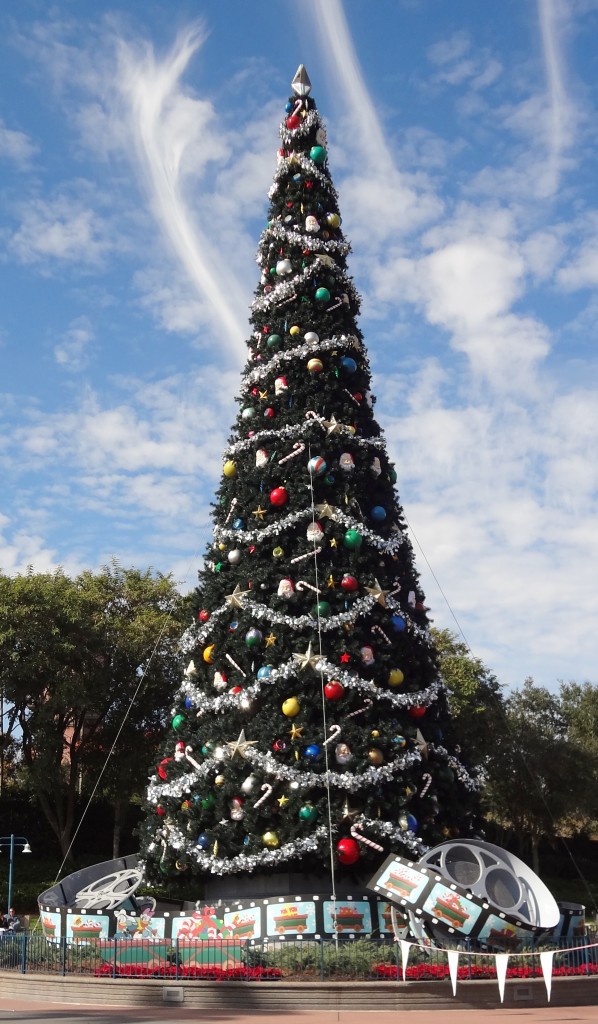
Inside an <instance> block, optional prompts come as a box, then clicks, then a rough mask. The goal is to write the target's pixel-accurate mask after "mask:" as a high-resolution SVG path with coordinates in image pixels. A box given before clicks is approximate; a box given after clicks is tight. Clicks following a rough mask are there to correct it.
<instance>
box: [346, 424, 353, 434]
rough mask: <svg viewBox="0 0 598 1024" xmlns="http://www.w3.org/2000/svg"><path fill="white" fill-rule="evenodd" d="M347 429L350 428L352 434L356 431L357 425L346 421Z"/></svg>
mask: <svg viewBox="0 0 598 1024" xmlns="http://www.w3.org/2000/svg"><path fill="white" fill-rule="evenodd" d="M345 429H346V430H348V431H349V433H350V434H354V433H355V427H354V426H353V424H352V423H345Z"/></svg>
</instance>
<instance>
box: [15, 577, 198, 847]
mask: <svg viewBox="0 0 598 1024" xmlns="http://www.w3.org/2000/svg"><path fill="white" fill-rule="evenodd" d="M185 604H186V602H185V599H184V598H182V597H181V596H180V595H179V593H178V592H177V590H176V589H175V586H174V584H173V581H172V579H171V578H170V577H169V576H163V575H161V574H159V573H154V572H152V571H151V570H147V571H145V572H141V571H139V570H137V569H123V568H121V567H120V566H119V565H117V564H116V563H114V562H113V563H112V564H111V565H110V566H107V567H105V568H104V569H102V570H101V571H100V572H98V573H92V572H83V573H81V575H79V576H77V577H76V578H75V579H70V578H69V577H68V576H67V575H66V574H65V573H64V572H62V570H57V571H56V572H54V573H45V574H44V573H41V574H40V573H34V572H33V571H29V572H28V573H27V574H25V575H19V576H15V577H11V576H7V575H3V574H0V686H2V688H3V692H4V697H5V700H6V701H7V702H8V703H9V704H10V705H11V706H12V707H11V710H10V714H11V716H12V718H13V720H14V721H15V723H16V729H15V730H14V731H13V741H14V742H16V743H17V742H18V745H19V756H20V765H21V776H22V779H23V780H24V782H25V784H26V785H27V786H28V788H29V790H30V791H31V793H32V794H33V795H34V796H35V798H36V799H37V801H38V802H39V805H40V807H41V809H42V811H43V813H44V815H45V816H46V818H47V820H48V822H49V824H50V825H51V827H52V830H53V832H54V834H55V836H56V838H57V840H58V843H59V845H60V849H61V852H62V854H63V856H66V855H67V853H68V851H69V848H70V844H71V840H72V837H73V832H74V829H75V826H76V820H75V816H76V807H77V800H78V797H79V795H80V794H81V793H89V792H90V791H91V790H92V789H93V787H94V785H95V782H96V780H97V779H98V777H99V773H100V771H101V770H102V767H103V765H104V762H105V760H106V757H107V755H108V754H109V752H111V753H112V756H111V759H110V762H109V768H108V770H107V772H106V774H105V776H104V777H103V779H102V790H101V791H103V792H104V795H106V794H108V795H110V796H112V797H113V798H114V801H115V806H116V808H117V815H116V818H117V821H118V808H120V807H121V805H122V802H123V801H126V800H127V799H128V798H129V797H130V795H131V794H132V793H133V792H135V790H136V788H137V787H138V786H139V785H141V782H142V780H143V778H144V776H146V775H147V770H146V768H145V765H146V761H147V756H148V752H149V751H150V750H152V749H153V747H154V746H155V744H156V743H157V742H158V740H159V738H160V736H161V730H162V726H163V715H164V709H166V708H167V707H168V704H169V700H170V696H171V693H172V690H173V686H174V679H175V675H176V660H177V642H178V638H179V636H180V631H181V627H182V624H183V623H184V621H185ZM132 701H133V703H132V704H131V702H132ZM123 723H124V724H123Z"/></svg>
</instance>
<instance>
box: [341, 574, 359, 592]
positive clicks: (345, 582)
mask: <svg viewBox="0 0 598 1024" xmlns="http://www.w3.org/2000/svg"><path fill="white" fill-rule="evenodd" d="M358 589H359V583H358V582H357V580H356V579H355V577H354V576H351V575H350V573H347V572H346V573H345V575H344V576H343V578H342V580H341V590H344V591H346V592H347V593H348V594H350V593H352V592H353V591H354V590H358Z"/></svg>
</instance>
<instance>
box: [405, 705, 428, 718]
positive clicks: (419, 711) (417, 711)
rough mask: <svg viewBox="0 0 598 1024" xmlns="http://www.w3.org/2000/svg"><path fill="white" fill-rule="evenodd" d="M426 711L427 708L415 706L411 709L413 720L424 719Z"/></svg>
mask: <svg viewBox="0 0 598 1024" xmlns="http://www.w3.org/2000/svg"><path fill="white" fill-rule="evenodd" d="M426 710H427V709H426V708H422V707H420V706H419V705H418V704H415V705H414V706H413V707H412V708H409V714H410V715H411V717H412V718H423V717H424V715H425V713H426Z"/></svg>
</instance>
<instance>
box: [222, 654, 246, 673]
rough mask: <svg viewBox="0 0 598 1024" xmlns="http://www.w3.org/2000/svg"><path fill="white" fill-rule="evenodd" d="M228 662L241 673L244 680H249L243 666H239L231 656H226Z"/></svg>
mask: <svg viewBox="0 0 598 1024" xmlns="http://www.w3.org/2000/svg"><path fill="white" fill-rule="evenodd" d="M226 660H227V661H230V663H231V665H232V666H233V668H236V670H237V672H240V673H241V675H242V676H243V679H247V674H246V673H245V672H244V671H243V669H242V668H241V666H240V665H237V663H236V661H235V660H234V659H233V658H231V656H230V654H227V655H226Z"/></svg>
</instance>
